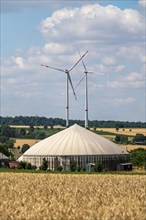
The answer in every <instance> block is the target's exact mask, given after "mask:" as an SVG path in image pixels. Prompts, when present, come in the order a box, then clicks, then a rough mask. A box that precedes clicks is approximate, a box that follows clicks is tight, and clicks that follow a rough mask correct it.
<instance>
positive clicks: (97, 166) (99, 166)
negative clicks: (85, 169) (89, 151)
mask: <svg viewBox="0 0 146 220" xmlns="http://www.w3.org/2000/svg"><path fill="white" fill-rule="evenodd" d="M94 170H95V172H102V163H101V162H100V161H97V162H96V163H95V167H94Z"/></svg>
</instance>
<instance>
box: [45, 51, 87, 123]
mask: <svg viewBox="0 0 146 220" xmlns="http://www.w3.org/2000/svg"><path fill="white" fill-rule="evenodd" d="M87 53H88V51H86V53H85V54H83V56H81V57H80V59H79V60H78V61H77V62H76V63H75V64H74V65H73V66H72V67H71V68H70V69H65V70H63V69H59V68H56V67H52V66H48V65H43V64H41V66H43V67H47V68H50V69H54V70H58V71H61V72H64V73H65V74H66V127H68V126H69V83H70V85H71V88H72V91H73V94H74V97H75V99H77V98H76V94H75V90H74V87H73V84H72V81H71V77H70V74H69V73H70V71H71V70H73V69H74V68H75V66H76V65H77V64H78V63H79V62H80V60H82V58H83V57H84V56H85V55H86V54H87Z"/></svg>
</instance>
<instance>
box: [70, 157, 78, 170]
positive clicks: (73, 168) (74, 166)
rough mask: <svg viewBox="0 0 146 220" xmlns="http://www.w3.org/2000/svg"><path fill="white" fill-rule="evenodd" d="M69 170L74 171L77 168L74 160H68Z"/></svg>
mask: <svg viewBox="0 0 146 220" xmlns="http://www.w3.org/2000/svg"><path fill="white" fill-rule="evenodd" d="M70 170H71V171H76V170H77V162H76V161H74V160H72V161H71V162H70Z"/></svg>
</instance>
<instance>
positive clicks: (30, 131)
mask: <svg viewBox="0 0 146 220" xmlns="http://www.w3.org/2000/svg"><path fill="white" fill-rule="evenodd" d="M32 132H34V126H32V125H31V126H30V127H29V133H32Z"/></svg>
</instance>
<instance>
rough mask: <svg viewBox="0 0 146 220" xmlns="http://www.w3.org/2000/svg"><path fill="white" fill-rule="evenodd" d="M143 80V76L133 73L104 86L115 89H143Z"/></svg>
mask: <svg viewBox="0 0 146 220" xmlns="http://www.w3.org/2000/svg"><path fill="white" fill-rule="evenodd" d="M144 80H145V79H144V76H143V74H140V73H136V72H133V73H130V74H129V75H127V76H125V77H120V78H118V80H116V81H115V80H114V81H108V82H107V84H106V86H107V87H108V88H115V89H120V88H122V89H130V88H135V89H136V88H144V86H145V82H144Z"/></svg>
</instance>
